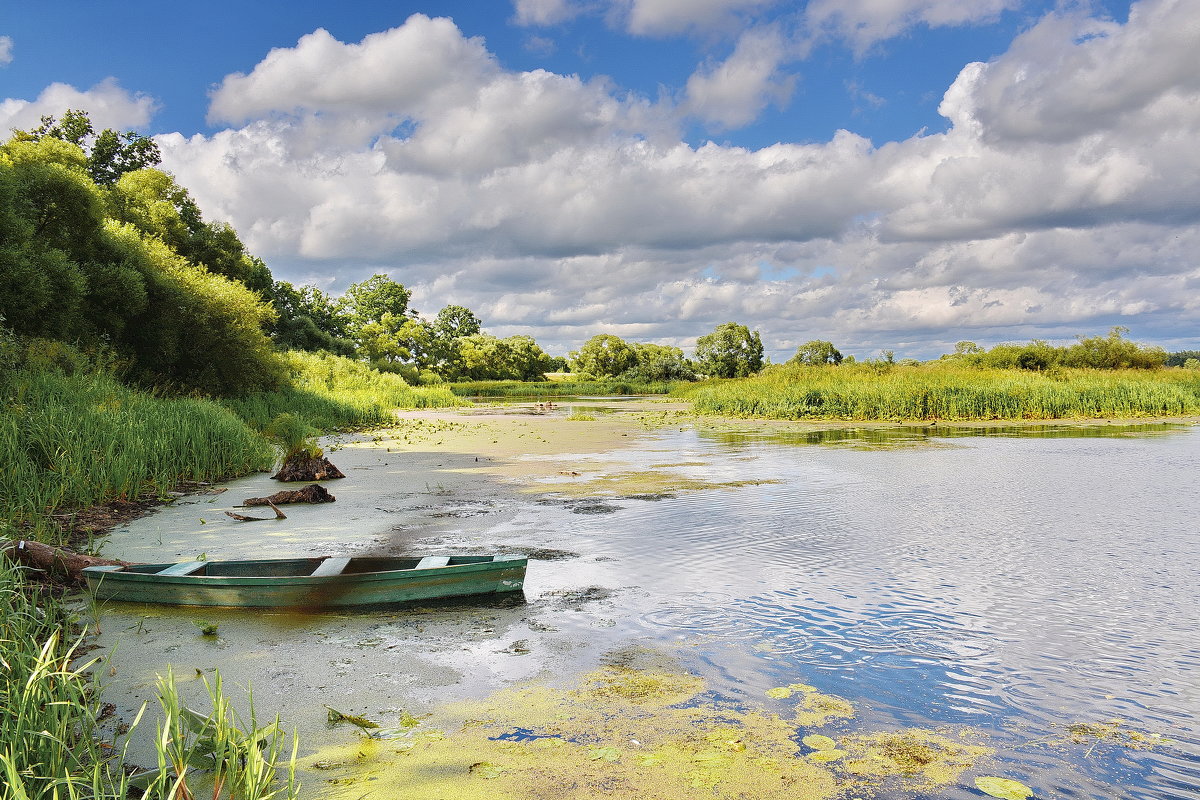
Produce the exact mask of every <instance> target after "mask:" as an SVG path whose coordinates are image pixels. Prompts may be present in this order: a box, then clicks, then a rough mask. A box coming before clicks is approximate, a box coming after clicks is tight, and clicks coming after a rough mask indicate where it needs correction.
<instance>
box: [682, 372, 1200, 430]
mask: <svg viewBox="0 0 1200 800" xmlns="http://www.w3.org/2000/svg"><path fill="white" fill-rule="evenodd" d="M684 396H686V397H689V398H690V399H691V400H692V402H693V408H694V410H695V411H697V412H699V413H702V414H721V415H726V416H735V417H758V418H766V419H847V420H891V421H895V420H930V419H933V420H937V419H944V420H991V419H1082V418H1097V417H1109V418H1112V417H1120V418H1131V417H1162V416H1185V415H1190V414H1197V413H1200V375H1198V374H1195V373H1193V372H1191V371H1188V370H1104V371H1101V370H1085V369H1061V368H1059V369H1055V370H1051V371H1049V372H1046V373H1040V372H1030V371H1025V370H1003V369H972V368H967V367H957V366H946V365H940V364H934V365H922V366H910V367H906V366H896V367H894V368H889V369H884V370H881V369H879V368H878V365H861V366H850V367H848V366H845V365H843V366H839V367H806V366H795V365H788V366H780V367H777V368H774V369H770V370H768V371H766V372H764V373H763V374H761V375H758V376H755V377H751V378H744V379H740V380H731V381H721V382H707V383H704V384H699V385H697V386H696V387H695V388H694V389H691V390H686V389H685V390H684Z"/></svg>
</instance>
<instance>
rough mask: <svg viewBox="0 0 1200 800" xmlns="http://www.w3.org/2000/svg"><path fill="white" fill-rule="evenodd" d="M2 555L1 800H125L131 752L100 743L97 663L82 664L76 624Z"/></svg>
mask: <svg viewBox="0 0 1200 800" xmlns="http://www.w3.org/2000/svg"><path fill="white" fill-rule="evenodd" d="M36 591H37V590H36V589H35V587H33V586H31V585H30V584H29V583H28V582H27V581H26V579H25V577H24V571H23V570H22V569H21V568H20V567H17V566H15V565H13V564H12V563H11V562H10V561H9V560H8V559H7V558H5V557H3V556H0V605H3V607H4V611H5V613H4V615H3V617H2V618H0V798H2V799H3V800H41V799H42V798H107V797H112V798H123V797H125V795H126V792H127V790H128V781H127V779H126V777H125V774H124V772H123V771H122V769H121V766H122V764H121V762H122V760H123V756H124V751H123V750H117V749H116V748H114V747H113V746H112V745H111V744H110V743H107V742H103V741H101V739H100V736H99V733H100V732H99V730H98V727H97V722H96V720H98V719H99V718H100V717H101V703H100V700H99V692H98V687H97V686H96V685H95V682H94V680H93V678H92V677H91V673H90V670H91V667H92V666H93V665H95V664H96V663H97V660H96V659H90V660H86V659H77V658H76V657H77V656H78V654H79V645H80V641H81V640H80V638H74V639H72V638H71V637H72V635H73V634H72V633H71V632H72V631H78V630H79V625H78V622H77V620H75V619H73V618H72V617H71V615H70V614H68V613H67V611H66V610H65V608H64V606H63V605H62V604H61V603H60V602H58V601H57V600H54V599H50V600H49V601H47V599H46V598H44V597H41V596H39V595H38V594H36Z"/></svg>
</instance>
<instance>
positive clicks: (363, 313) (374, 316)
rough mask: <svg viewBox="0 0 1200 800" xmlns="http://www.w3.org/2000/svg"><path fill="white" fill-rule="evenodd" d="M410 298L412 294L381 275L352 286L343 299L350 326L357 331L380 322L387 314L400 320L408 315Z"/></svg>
mask: <svg viewBox="0 0 1200 800" xmlns="http://www.w3.org/2000/svg"><path fill="white" fill-rule="evenodd" d="M410 297H412V292H410V291H409V290H408V289H405V288H404V287H403V286H402V285H400V284H399V283H396V282H395V281H394V280H392V279H391V278H389V277H388V276H387V275H383V274H375V275H372V276H371V277H370V278H367V279H366V280H365V281H361V282H359V283H355V284H352V285H351V286H350V288H349V289H347V290H346V297H345V301H346V304H347V305H348V307H349V309H350V320H351V325H352V326H353V327H354V328H356V329H358V328H361V327H362V326H364V325H367V324H369V323H372V322H375V323H378V322H382V321H383V318H384V315H387V314H390V315H391V316H392V317H393V318H395V319H396V320H398V321H399V320H402V319H403V318H404V317H405V316H407V315H408V301H409V298H410ZM397 324H398V323H397Z"/></svg>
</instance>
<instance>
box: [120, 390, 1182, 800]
mask: <svg viewBox="0 0 1200 800" xmlns="http://www.w3.org/2000/svg"><path fill="white" fill-rule="evenodd" d="M652 411H653V409H651V412H652ZM646 413H647V412H646V410H645V409H644V408H641V407H637V406H633V407H631V406H630V404H606V403H603V402H593V403H578V404H567V405H566V406H565V407H562V408H556V409H554V410H552V411H548V412H545V411H542V412H539V411H537V410H536V407H535V406H529V407H527V408H526V407H510V408H508V409H506V410H504V411H503V413H501V412H494V413H493V412H489V414H490V415H489V414H484V415H482V416H481V415H479V414H478V413H476V414H470V415H457V414H454V413H443V414H438V415H432V414H425V415H424V416H422V417H421V418H420V420H419V421H418V423H414V424H413V425H412V426H410V427H409V428H407V429H405V430H406V433H405V435H404V437H403V438H402V437H401V436H400V435H399V434H396V435H388V436H383V437H359V438H357V439H355V440H353V441H347V442H345V443H344V446H342V447H341V448H340V449H338V450H336V452H334V453H333V460H334V461H335V463H338V464H339V466H341V467H342V468H343V470H344V471H346V473H347V475H348V476H349V479H348V480H347V481H342V482H334V483H330V484H328V486H329V488H330V489H331V491H333V492H334V493H335V494H337V495H338V497H339V500H338V503H337V504H334V505H333V506H328V507H312V508H296V509H295V510H292V509H289V512H288V513H289V520H287V521H285V522H282V523H280V524H279V525H276V524H275V523H273V522H270V523H268V522H263V523H255V524H254V526H253V527H252V526H249V525H246V524H245V523H241V524H239V523H234V522H232V521H230V520H228V519H227V518H222V515H221V514H220V510H221V509H224V508H228V507H231V506H232V504H233V503H234V502H235V498H234V495H236V496H237V498H240V497H241V495H242V494H245V496H250V495H251V494H258V493H262V494H266V493H269V492H270V491H272V490H273V489H274V488H276V487H275V486H272V485H271V482H270V481H269V480H267V479H266V478H265V477H264V476H254V477H250V478H247V479H243V480H241V481H238V482H235V483H234V484H232V485H231V488H230V492H228V493H227V495H228V496H229V499H225V498H226V495H216V496H212V497H200V498H187V499H186V500H184V501H181V502H180V503H177V504H176V505H175V506H174V507H171V508H168V509H165V510H163V511H161V512H159V513H157V514H155V515H153V516H151V517H148V518H145V519H143V520H139V521H136V522H135V523H132V524H131V525H129V526H126V527H124V528H122V529H118V530H117V531H115V532H114V534H113V536H112V538H111V539H110V541H109V542H108V543H107V544H106V546H105V550H104V552H105V554H106V555H112V556H116V557H122V558H130V559H135V560H144V561H152V560H172V559H175V558H179V559H187V558H194V557H196V556H197V555H199V553H201V552H204V553H205V555H206V556H207V557H209V558H218V557H237V556H244V555H251V554H260V555H270V556H275V555H282V554H285V553H292V552H297V551H300V552H304V553H328V552H351V551H353V552H399V551H404V550H408V551H418V552H419V551H428V552H436V551H439V550H445V549H447V548H455V549H468V550H472V551H487V550H495V549H504V550H506V551H514V550H524V551H529V552H531V553H532V554H533V555H534V556H535V559H536V560H534V561H533V562H531V565H530V569H529V577H528V581H527V585H526V591H525V601H524V602H515V603H514V602H506V601H500V602H488V603H484V604H483V605H482V607H481V606H480V605H479V604H472V603H455V604H448V605H445V606H442V607H436V608H419V609H401V610H395V609H393V610H383V611H374V612H365V613H351V614H346V613H339V614H316V615H294V614H291V615H289V614H262V613H257V612H256V613H253V614H247V613H244V612H240V611H236V610H220V609H217V610H209V609H203V610H187V609H164V608H153V607H148V608H143V607H138V606H134V605H114V606H111V607H109V608H106V609H104V610H103V611H102V612H101V613H100V619H101V625H102V630H103V631H104V634H103V637H102V643H104V644H105V645H111V644H113V643H116V642H119V644H118V645H117V647H116V651H115V653H114V654H113V656H112V665H113V669H114V671H115V675H114V676H113V677H112V678H111V679H110V680H111V687H110V689H109V691H108V693H107V694H106V699H109V700H111V701H112V702H115V703H117V705H118V707H119V708H120V710H121V711H122V713H124V714H128V713H129V712H130V711H131V710H132V709H134V708H136V706H137V705H138V704H139V703H140V702H142V701H144V700H152V697H153V691H152V689H153V680H154V675H155V673H159V672H161V671H162V670H163V669H165V666H166V665H167V664H173V665H174V669H175V671H176V674H178V675H189V674H196V671H197V670H199V672H200V674H204V673H208V672H211V670H212V669H213V668H214V667H219V668H220V669H221V672H222V674H223V675H224V676H225V677H226V683H227V688H228V687H229V686H239V685H240V686H244V685H246V684H253V686H254V690H255V699H256V705H257V706H258V707H259V712H260V715H261V713H262V712H264V711H266V712H269V713H272V714H273V713H275V712H277V711H278V712H280V713H282V714H283V716H284V722H285V726H286V727H288V728H291V727H296V728H297V729H298V730H299V731H300V735H301V740H302V743H303V747H302V750H307V749H309V748H314V749H315V748H316V746H317V745H318V744H321V745H323V744H328V743H330V742H338V741H343V742H351V741H353V740H354V738H355V736H357V734H356V733H355V732H354V731H353V730H346V729H345V726H341V727H331V726H328V725H327V724H326V722H325V714H326V710H325V708H324V707H323V706H324V705H326V704H327V705H330V706H335V707H337V708H338V709H339V710H343V711H348V712H352V713H355V714H363V715H366V716H368V717H370V718H372V719H377V720H379V721H380V723H381V724H383V725H384V726H385V727H386V726H388V725H391V724H395V720H396V719H397V718H399V717H400V716H402V715H403V714H406V713H409V712H411V713H415V714H429V715H431V716H430V717H429V720H430V721H429V722H427V723H426V724H427V725H433V724H435V723H436V724H439V725H440V726H441V727H442V728H444V729H446V730H452V729H453V726H454V724H455V721H454V719H453V714H452V713H446V712H443V711H441V710H440V708H441V706H442V705H443V704H445V703H447V702H449V701H450V700H452V699H453V700H461V699H470V698H484V697H486V696H487V695H489V694H490V693H493V692H496V691H499V690H503V689H505V688H507V687H510V686H514V685H523V684H525V683H526V682H534V683H543V684H544V683H549V684H555V683H558V684H562V685H568V684H570V681H571V680H573V679H576V678H578V676H580V675H583V674H585V673H587V672H588V671H590V670H593V669H595V668H596V667H597V665H599V664H603V663H605V659H606V658H609V657H610V655H611V654H612V653H613V652H619V651H621V650H622V649H623V648H630V647H637V648H643V649H649V650H654V651H656V652H661V653H664V654H667V655H669V657H670V658H671V659H673V660H674V661H675V662H676V663H678V664H679V665H680V667H681V669H683V670H686V671H687V672H690V673H692V674H694V675H698V676H700V677H701V678H703V680H704V682H705V686H706V690H705V695H704V697H705V698H706V700H705V702H712V703H716V704H724V705H726V706H728V707H730V708H745V707H754V708H759V709H763V710H764V711H765V712H767V713H772V714H780V715H785V714H787V713H788V711H789V708H790V706H789V702H791V703H792V705H794V701H788V700H786V699H777V698H772V697H771V696H770V695H768V694H767V692H768V691H770V690H771V689H772V688H774V687H786V686H788V685H793V684H797V683H803V684H808V685H811V686H812V687H815V689H816V690H818V691H819V692H820V693H822V694H827V695H833V696H836V697H838V698H844V699H845V700H847V701H849V702H850V703H852V704H853V706H854V709H855V716H854V718H853V720H835V721H832V722H830V723H828V724H827V725H825V726H824V727H822V728H821V731H820V732H821V733H827V734H829V735H830V736H834V737H836V736H838V735H840V734H844V733H846V732H848V731H851V730H854V731H864V730H889V729H907V728H923V729H939V730H945V731H951V732H954V731H961V730H966V729H969V730H970V731H972V732H974V733H977V734H979V735H982V736H985V737H986V739H987V744H988V746H989V747H990V748H992V749H994V750H995V751H996V755H995V756H994V757H993V758H991V759H990V760H989V761H988V762H987V764H986V767H982V766H981V767H980V769H977V770H975V771H974V772H967V773H966V775H968V776H970V775H975V774H986V775H998V776H1005V777H1009V778H1013V779H1017V780H1020V781H1021V782H1023V783H1025V784H1027V785H1029V786H1030V787H1032V788H1033V789H1034V790H1035V793H1036V795H1035V796H1037V797H1043V798H1049V797H1070V798H1095V799H1096V800H1100V799H1101V798H1112V797H1116V796H1121V797H1130V798H1157V799H1158V800H1163V799H1165V798H1190V799H1191V800H1196V799H1197V798H1200V789H1198V788H1197V787H1198V786H1200V636H1198V635H1197V633H1196V619H1197V616H1198V615H1200V600H1198V599H1197V593H1196V577H1197V575H1200V534H1198V533H1197V525H1196V521H1195V518H1196V509H1198V508H1200V489H1198V488H1197V483H1196V475H1197V474H1198V467H1200V428H1195V427H1184V426H1175V425H1163V424H1146V425H1135V426H1119V425H1101V426H1095V427H1081V426H1071V427H1049V428H1047V427H1038V426H1024V427H991V428H979V429H963V428H945V429H939V428H938V427H937V426H916V427H893V428H886V427H877V426H852V425H851V426H847V427H844V428H838V427H831V426H824V427H816V428H814V427H812V426H809V427H807V428H805V427H804V426H789V425H783V424H780V425H766V424H752V423H737V422H722V423H718V422H707V421H697V420H694V419H691V418H687V417H686V416H682V415H681V416H679V417H678V419H675V418H661V419H659V418H656V419H653V420H652V421H647V419H646V417H644V416H641V417H639V416H638V415H639V414H642V415H644V414H646ZM570 414H575V415H576V416H584V415H588V416H592V417H593V419H592V420H587V419H580V420H578V421H566V417H567V416H568V415H570ZM481 419H482V420H483V422H482V423H481V422H479V421H480V420H481ZM651 423H652V424H651ZM479 424H482V425H483V426H484V429H483V430H482V433H481V431H480V430H476V429H475V428H472V427H471V426H473V425H479ZM455 426H458V427H457V428H456V427H455ZM487 426H491V427H487ZM605 426H607V427H605ZM597 429H603V430H604V431H606V433H604V434H603V435H595V434H594V431H595V430H597ZM456 437H457V438H456ZM373 439H374V440H373ZM523 442H528V446H526V445H525V444H522V443H523ZM514 443H515V444H514ZM200 520H203V521H202V522H201V521H200ZM538 556H540V559H539V558H537V557H538ZM201 619H203V621H213V622H217V623H218V624H219V630H220V635H219V637H203V636H199V635H198V633H197V628H196V622H197V621H198V620H201ZM187 691H190V692H192V693H196V692H197V691H198V687H197V686H192V687H190V688H189V689H187ZM1155 735H1158V736H1161V737H1165V739H1167V740H1169V741H1165V742H1160V741H1158V740H1156V739H1154V738H1138V737H1154V736H1155ZM1147 743H1148V744H1153V745H1154V746H1147V747H1145V748H1144V749H1143V744H1147ZM1127 745H1134V746H1132V747H1131V746H1127ZM803 750H804V748H803V747H802V746H800V745H799V744H797V752H800V751H803ZM304 777H305V782H306V791H305V794H306V795H308V796H312V797H316V796H322V795H323V791H324V790H323V789H322V784H321V782H322V780H323V776H322V775H320V774H318V773H313V772H310V773H309V774H307V775H305V776H304ZM326 788H327V787H326ZM359 794H361V792H359ZM912 794H913V793H912V791H911V790H908V791H907V792H905V791H900V790H897V789H894V788H891V787H890V786H888V785H884V786H882V787H879V788H877V789H876V790H875V796H877V797H891V796H897V797H898V796H912ZM919 794H920V796H928V797H945V798H967V797H976V798H977V797H980V796H981V794H980V793H979V792H978V791H976V790H975V789H974V787H973V786H972V785H971V781H970V780H969V778H968V779H964V780H962V781H960V782H957V783H954V784H951V785H948V786H943V787H939V788H938V789H937V790H936V791H933V792H929V793H924V792H921V793H919ZM355 796H357V795H355ZM379 796H381V797H382V796H384V795H382V794H381V795H379Z"/></svg>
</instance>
